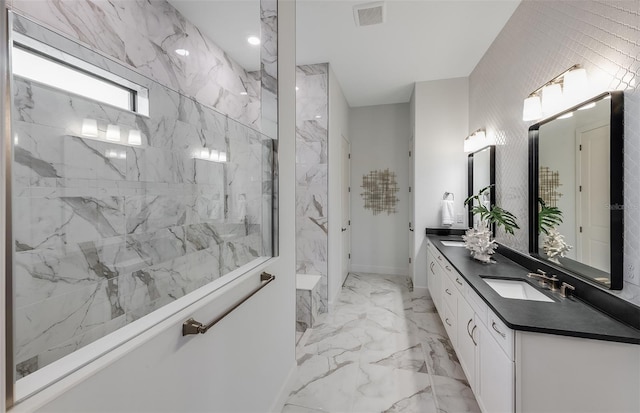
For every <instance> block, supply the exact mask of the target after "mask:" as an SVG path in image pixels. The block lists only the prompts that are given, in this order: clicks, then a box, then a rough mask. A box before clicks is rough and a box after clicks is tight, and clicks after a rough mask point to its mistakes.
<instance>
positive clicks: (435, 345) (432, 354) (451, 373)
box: [422, 336, 466, 380]
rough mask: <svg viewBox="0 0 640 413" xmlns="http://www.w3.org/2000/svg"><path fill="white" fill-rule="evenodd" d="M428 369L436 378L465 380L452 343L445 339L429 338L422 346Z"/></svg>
mask: <svg viewBox="0 0 640 413" xmlns="http://www.w3.org/2000/svg"><path fill="white" fill-rule="evenodd" d="M422 350H423V351H424V352H425V359H426V363H427V368H428V370H429V373H430V374H433V375H435V376H445V377H452V378H454V379H462V380H465V379H466V377H465V375H464V372H463V370H462V366H461V365H460V362H459V361H458V356H456V353H455V350H454V349H453V346H452V345H451V342H450V341H449V340H448V339H446V338H443V337H436V336H434V337H429V338H427V340H426V341H425V342H424V343H423V344H422Z"/></svg>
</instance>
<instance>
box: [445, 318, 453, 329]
mask: <svg viewBox="0 0 640 413" xmlns="http://www.w3.org/2000/svg"><path fill="white" fill-rule="evenodd" d="M444 322H445V323H447V325H448V326H449V327H453V326H452V325H451V323H450V322H449V319H448V318H445V319H444Z"/></svg>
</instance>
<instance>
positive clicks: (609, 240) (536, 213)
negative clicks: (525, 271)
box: [529, 92, 623, 289]
mask: <svg viewBox="0 0 640 413" xmlns="http://www.w3.org/2000/svg"><path fill="white" fill-rule="evenodd" d="M622 99H623V98H622V92H612V93H605V94H602V95H600V96H598V97H597V98H594V99H592V100H590V101H587V102H584V103H583V104H581V105H578V106H576V107H574V108H572V109H569V110H567V111H565V112H562V113H560V114H558V115H557V116H555V117H553V118H549V119H546V120H544V121H542V122H540V123H538V124H536V125H533V126H532V127H531V128H530V129H529V136H530V138H531V140H530V162H529V165H530V171H529V185H530V193H529V204H530V215H531V218H530V228H529V233H530V252H531V253H533V254H534V255H536V256H538V257H539V258H542V259H544V260H547V261H549V262H551V263H553V264H554V265H556V266H557V267H559V268H561V269H563V270H567V271H569V272H571V273H574V274H577V275H580V276H583V277H586V278H588V279H590V280H591V281H594V282H596V283H599V284H601V285H604V286H606V287H608V288H611V289H619V288H621V287H622V230H623V227H622V212H623V211H622V205H623V197H622V187H623V184H622V173H623V172H622V155H623V151H622V133H623V132H622V121H623V110H622V106H623V103H622Z"/></svg>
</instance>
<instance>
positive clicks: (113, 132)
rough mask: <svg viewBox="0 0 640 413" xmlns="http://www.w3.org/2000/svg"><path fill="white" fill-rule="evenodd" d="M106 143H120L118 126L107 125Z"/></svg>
mask: <svg viewBox="0 0 640 413" xmlns="http://www.w3.org/2000/svg"><path fill="white" fill-rule="evenodd" d="M106 138H107V140H108V141H112V142H120V126H118V125H111V124H109V125H107V136H106Z"/></svg>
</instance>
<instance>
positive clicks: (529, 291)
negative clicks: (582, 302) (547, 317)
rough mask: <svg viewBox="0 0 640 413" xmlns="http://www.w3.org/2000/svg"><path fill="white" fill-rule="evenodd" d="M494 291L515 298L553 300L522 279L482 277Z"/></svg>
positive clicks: (550, 301)
mask: <svg viewBox="0 0 640 413" xmlns="http://www.w3.org/2000/svg"><path fill="white" fill-rule="evenodd" d="M483 280H484V282H486V283H487V284H489V287H491V288H493V290H494V291H495V292H497V293H498V294H500V296H501V297H504V298H513V299H516V300H529V301H546V302H549V303H552V302H554V301H553V300H552V299H551V298H549V297H547V296H546V295H544V294H542V293H541V292H540V291H538V290H537V289H536V288H535V287H533V286H532V285H531V284H529V283H528V282H526V281H522V280H503V279H498V278H483Z"/></svg>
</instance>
